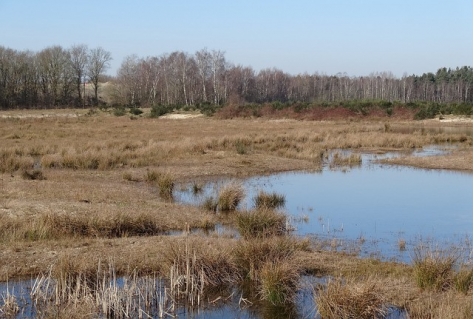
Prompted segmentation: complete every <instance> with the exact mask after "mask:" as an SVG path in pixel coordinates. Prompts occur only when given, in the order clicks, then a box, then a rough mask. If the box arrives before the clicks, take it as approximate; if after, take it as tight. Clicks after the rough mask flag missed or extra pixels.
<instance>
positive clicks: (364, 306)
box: [315, 279, 387, 319]
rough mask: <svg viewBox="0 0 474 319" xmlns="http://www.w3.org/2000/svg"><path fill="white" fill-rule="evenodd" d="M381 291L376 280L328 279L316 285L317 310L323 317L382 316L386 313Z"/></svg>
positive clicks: (363, 318)
mask: <svg viewBox="0 0 474 319" xmlns="http://www.w3.org/2000/svg"><path fill="white" fill-rule="evenodd" d="M383 295H384V294H383V291H382V289H381V287H380V285H379V284H378V283H377V281H376V280H373V279H369V280H366V281H364V282H354V281H343V280H342V279H335V280H330V281H329V282H328V283H327V285H326V286H325V287H324V286H321V287H318V291H317V294H316V297H315V299H316V304H317V305H318V312H319V314H320V315H321V317H322V318H325V319H339V318H358V319H373V318H383V316H384V315H385V314H386V311H387V309H386V306H385V304H386V303H385V299H384V297H383Z"/></svg>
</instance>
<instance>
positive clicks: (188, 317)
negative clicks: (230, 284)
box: [0, 276, 408, 319]
mask: <svg viewBox="0 0 474 319" xmlns="http://www.w3.org/2000/svg"><path fill="white" fill-rule="evenodd" d="M327 279H328V278H316V277H312V276H303V277H302V278H301V280H300V287H301V288H300V290H299V291H298V293H297V295H296V297H295V300H296V301H295V303H294V304H292V305H285V306H273V305H271V304H268V303H263V302H259V301H253V302H251V301H250V300H249V299H247V298H246V297H248V296H246V292H245V289H238V288H231V289H229V290H223V291H221V292H220V293H217V294H214V295H213V296H212V297H208V298H207V299H206V300H207V301H206V302H205V303H204V304H203V305H202V306H201V307H197V308H196V307H195V308H190V307H187V306H186V305H184V304H183V303H177V304H175V305H174V307H173V308H171V307H167V306H169V304H167V303H166V302H165V303H163V305H165V308H164V309H165V310H166V311H165V312H162V314H161V315H160V309H159V306H158V304H159V303H160V301H158V300H155V299H154V298H156V299H159V298H161V297H162V296H163V295H164V294H166V289H168V288H166V287H165V284H164V282H165V281H163V280H160V279H155V278H149V277H144V278H138V279H136V278H135V279H133V280H131V281H129V278H117V280H116V282H115V284H114V283H110V288H112V290H113V296H114V297H115V298H116V297H117V296H118V298H121V297H124V296H126V297H125V299H124V300H123V302H125V301H126V302H131V303H130V308H126V310H127V311H129V315H130V317H137V318H138V317H143V318H182V319H206V318H216V319H217V318H222V319H231V318H240V319H265V318H272V319H286V318H295V319H299V318H301V319H303V318H318V319H321V317H320V316H319V315H318V314H317V305H316V304H315V301H314V291H315V290H314V286H315V285H316V284H319V285H325V284H326V282H327ZM34 285H35V281H34V280H25V281H15V282H10V283H8V284H7V283H0V291H1V292H2V297H5V296H6V293H7V291H8V294H10V295H13V296H15V299H16V302H17V303H18V306H19V311H18V312H17V314H16V316H10V317H9V318H16V319H20V318H36V317H37V316H42V315H44V314H42V313H41V311H42V310H44V308H41V307H44V306H45V305H43V304H41V302H39V303H35V301H34V298H35V296H34V295H32V294H31V292H32V290H33V289H34V288H33V287H34ZM136 285H138V286H136ZM54 287H55V286H54V282H52V283H50V285H49V286H48V289H49V293H50V294H51V298H53V295H54V294H55V292H54V289H55V288H54ZM150 287H153V290H151V291H150ZM99 295H100V293H99ZM145 295H146V296H147V297H145ZM130 298H131V299H130ZM142 298H145V299H146V298H149V299H147V303H148V304H149V305H151V306H149V307H148V308H146V307H145V306H144V305H145V304H146V303H145V302H144V300H141V299H142ZM150 298H151V299H150ZM53 299H54V298H53ZM53 299H51V300H50V302H53V301H52V300H53ZM1 300H3V298H0V307H1V306H2V305H3V302H1ZM97 300H100V298H99V299H97ZM168 300H170V299H168ZM50 306H51V305H50ZM97 309H98V311H100V309H102V308H101V304H99V307H97ZM139 313H141V316H140V315H139ZM96 317H97V318H100V317H105V314H99V313H98V314H97V315H96ZM384 318H385V319H405V318H408V317H407V316H406V313H405V312H404V311H402V310H400V309H399V308H397V307H389V308H388V313H387V315H386V316H385V317H384Z"/></svg>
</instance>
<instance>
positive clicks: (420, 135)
mask: <svg viewBox="0 0 474 319" xmlns="http://www.w3.org/2000/svg"><path fill="white" fill-rule="evenodd" d="M226 111H227V113H225V112H222V113H221V114H220V115H219V114H217V115H215V116H214V117H205V116H202V115H200V114H196V113H187V114H182V115H178V116H164V117H155V118H152V117H149V116H148V113H149V110H146V111H145V113H143V114H141V115H127V116H114V115H113V114H110V113H109V112H104V111H99V110H89V111H88V110H72V109H69V110H29V111H14V110H12V111H4V112H2V113H0V123H1V125H0V141H1V142H0V178H1V179H0V182H1V187H0V281H7V280H12V279H20V278H31V277H33V278H34V277H37V276H41V275H48V274H49V275H50V276H52V277H55V278H59V279H61V278H66V277H67V276H72V277H74V276H76V277H77V278H82V277H81V276H84V277H83V278H90V277H94V276H97V277H98V275H99V274H98V272H99V270H98V269H100V265H108V267H113V269H114V272H116V273H117V275H130V274H131V273H134V274H138V275H142V276H144V275H156V276H161V277H163V278H169V277H170V271H171V272H173V270H172V269H176V271H178V268H179V267H181V268H182V269H181V270H182V271H183V272H187V276H186V277H185V278H188V279H189V278H190V274H189V272H190V268H191V269H193V267H192V266H193V265H194V266H196V265H197V266H196V267H195V268H196V269H198V273H199V276H197V277H199V278H201V279H199V280H200V281H199V280H198V282H199V284H200V285H202V286H205V287H208V286H221V285H225V284H237V283H239V282H241V281H242V280H244V279H245V280H249V281H250V282H254V283H255V286H256V287H257V288H256V290H257V293H256V294H255V296H254V297H255V298H259V299H264V300H267V301H268V302H271V303H273V304H285V303H288V302H291V300H292V297H293V295H294V289H295V287H296V286H297V284H296V282H297V278H298V276H300V275H302V274H312V275H316V276H330V277H332V278H336V280H335V281H334V282H333V283H332V284H331V285H328V286H327V287H326V288H325V289H322V290H321V291H320V292H319V293H318V294H316V295H317V296H318V297H317V298H318V300H317V302H318V306H319V308H320V309H319V310H320V312H321V313H323V312H324V311H326V313H325V314H326V315H325V317H328V318H331V314H332V315H333V317H338V316H339V317H344V316H348V317H350V313H354V312H355V313H357V311H358V310H357V309H346V308H344V307H345V306H344V305H351V304H352V305H354V304H356V303H357V304H358V305H359V306H360V307H361V309H362V310H361V311H362V312H364V311H366V310H367V309H373V311H375V312H370V313H369V314H368V316H369V317H370V316H372V317H373V315H374V313H378V312H377V311H383V305H385V304H391V305H395V306H398V307H400V308H403V309H406V310H407V311H408V313H409V314H410V318H427V317H429V318H470V317H472V260H471V264H470V265H466V264H459V263H457V261H456V259H455V257H454V256H452V255H446V254H440V253H439V252H426V251H421V250H420V251H416V252H414V261H413V263H412V264H403V263H396V262H385V261H381V260H377V259H372V258H360V257H358V256H355V255H351V254H347V253H339V252H332V251H326V250H324V249H321V248H320V245H318V243H317V242H314V241H311V240H306V239H300V238H295V237H293V236H291V235H287V234H286V233H287V231H286V230H285V228H284V227H285V221H284V219H285V218H284V216H282V215H280V214H279V213H276V212H273V210H272V207H269V206H272V205H273V204H266V205H264V206H266V207H264V208H262V209H258V210H257V211H255V212H234V211H233V209H234V208H235V206H236V204H237V203H238V200H239V198H240V197H241V196H242V194H241V190H240V189H239V187H238V186H235V187H234V188H233V189H231V190H230V191H229V192H228V193H227V194H228V195H226V196H227V198H230V199H229V200H227V201H225V196H222V198H220V199H219V200H222V202H220V201H217V202H215V203H209V205H207V206H202V207H195V206H190V205H183V204H179V203H176V202H174V201H173V199H172V194H173V188H175V187H177V185H180V184H183V183H193V184H194V185H195V189H196V191H199V187H200V185H202V184H203V183H204V182H205V181H208V180H213V179H216V178H219V177H244V176H254V175H261V174H270V173H275V172H283V171H292V170H320V169H321V167H322V166H323V165H326V164H328V163H327V160H328V159H327V154H328V151H330V150H336V149H350V150H352V152H353V153H355V154H357V152H362V151H364V152H377V153H383V152H388V151H393V150H397V151H401V152H403V151H409V150H413V149H416V148H422V147H423V146H427V145H445V144H450V145H451V146H453V148H450V149H449V150H450V151H449V153H447V154H442V155H439V156H431V157H429V158H422V157H411V156H404V157H400V158H391V159H387V160H386V164H394V165H395V164H396V165H410V166H416V167H422V168H432V169H448V170H464V171H468V172H472V165H473V164H472V154H473V150H472V130H471V131H470V133H466V132H463V131H462V130H460V131H459V133H449V134H448V133H444V132H443V130H442V128H446V127H455V128H462V127H467V128H469V127H472V120H471V119H470V118H452V119H450V118H448V117H444V118H443V119H442V120H441V119H439V118H437V119H432V120H423V121H414V120H412V119H406V118H403V117H398V118H397V119H392V118H390V117H387V116H383V117H374V118H371V119H367V118H358V117H355V118H350V119H349V118H346V119H341V118H340V117H338V119H337V120H334V119H332V120H317V121H315V120H305V119H289V116H286V118H284V117H283V116H284V114H279V115H278V116H276V115H275V114H273V116H271V115H269V116H261V117H255V116H252V114H245V115H246V117H242V116H241V115H242V114H239V113H238V112H237V113H235V114H234V113H232V114H233V115H232V116H229V112H234V111H235V110H234V111H233V110H232V109H230V110H229V109H226ZM448 120H450V121H448ZM223 193H224V192H223ZM263 195H265V194H262V196H263ZM267 195H269V196H268V198H265V197H262V198H260V199H258V200H259V201H260V202H264V203H270V202H271V201H272V198H271V195H272V194H267ZM274 195H277V194H274ZM274 197H275V198H274V199H275V201H284V198H281V197H278V196H274ZM256 200H257V199H256ZM216 210H217V211H218V212H219V213H216ZM224 211H228V212H224ZM217 223H221V224H227V225H230V226H231V227H235V228H236V229H238V230H239V231H240V233H241V235H242V236H240V237H235V236H230V235H226V234H219V233H214V232H212V231H210V232H208V234H207V235H206V234H205V233H196V234H195V233H189V232H188V230H189V229H194V228H202V229H207V230H209V229H213V227H214V225H216V224H217ZM168 231H179V232H181V231H182V232H183V234H182V235H173V236H170V235H168V234H167V233H166V232H168ZM191 252H192V253H191ZM190 256H191V257H190ZM190 260H191V261H192V262H190ZM183 261H184V264H180V262H183ZM98 265H99V266H98ZM190 265H191V266H190ZM175 267H176V268H175ZM191 271H192V270H191ZM76 277H75V278H76ZM68 278H69V277H68ZM59 279H58V280H59ZM169 279H171V278H169ZM84 280H85V279H84ZM275 282H276V283H278V282H280V283H282V282H283V283H285V285H284V287H280V288H275ZM64 283H65V285H67V284H70V285H77V286H80V280H73V281H68V280H66V279H65V280H64ZM92 286H93V285H92ZM92 286H91V285H89V286H88V287H89V288H90V289H93V287H92ZM277 286H278V285H277ZM186 289H187V288H186ZM72 290H74V289H72ZM374 292H376V294H374ZM247 297H248V298H250V297H251V296H247ZM337 298H340V299H339V300H338V299H337ZM71 300H72V299H71V298H69V299H68V298H63V299H61V298H59V297H58V299H57V301H56V302H58V303H62V305H63V306H64V307H62V309H63V310H61V311H62V312H61V311H60V310H59V308H55V307H53V306H52V307H51V309H47V311H49V314H50V315H52V313H54V311H56V313H55V314H56V315H57V316H58V317H65V316H69V317H81V316H83V317H84V316H85V314H87V313H90V312H91V311H93V310H91V309H95V308H97V307H98V306H97V305H96V304H94V303H93V302H91V301H90V300H89V299H87V300H86V299H80V297H79V296H76V299H74V300H75V302H72V301H71ZM78 300H79V302H78ZM6 301H8V298H4V303H3V305H2V303H1V302H0V306H1V307H3V308H1V309H2V311H3V312H4V313H6V311H7V310H9V309H7V308H6V305H7V302H6ZM365 302H367V303H368V304H364V303H365ZM12 303H13V301H12ZM335 304H338V305H340V306H337V307H335V306H334V305H335ZM348 307H349V306H348ZM12 311H13V310H12ZM344 311H346V312H344ZM351 311H352V312H351ZM367 311H368V310H367ZM0 315H1V312H0ZM366 315H367V313H366ZM362 317H363V316H362Z"/></svg>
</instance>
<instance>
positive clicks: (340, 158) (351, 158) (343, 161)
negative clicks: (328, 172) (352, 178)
mask: <svg viewBox="0 0 474 319" xmlns="http://www.w3.org/2000/svg"><path fill="white" fill-rule="evenodd" d="M361 164H362V157H361V156H360V154H354V153H351V154H350V155H348V156H344V155H342V154H341V153H339V152H336V153H335V154H334V155H333V156H332V158H331V162H330V164H329V166H330V167H339V166H349V167H353V166H360V165H361Z"/></svg>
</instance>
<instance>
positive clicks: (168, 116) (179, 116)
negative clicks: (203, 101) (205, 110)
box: [160, 114, 204, 120]
mask: <svg viewBox="0 0 474 319" xmlns="http://www.w3.org/2000/svg"><path fill="white" fill-rule="evenodd" d="M202 116H204V115H203V114H166V115H163V116H160V118H162V119H172V120H182V119H189V118H195V117H202Z"/></svg>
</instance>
